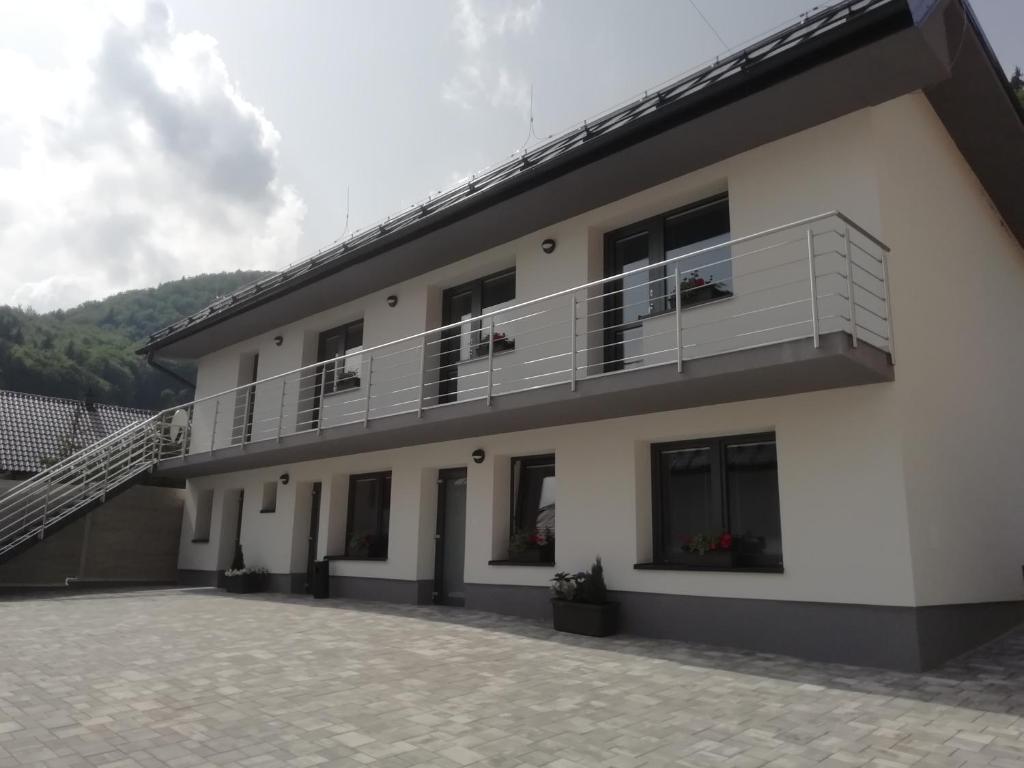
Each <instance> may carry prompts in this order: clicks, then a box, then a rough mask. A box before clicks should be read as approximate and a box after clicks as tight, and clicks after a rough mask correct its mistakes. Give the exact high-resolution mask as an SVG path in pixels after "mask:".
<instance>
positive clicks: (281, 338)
mask: <svg viewBox="0 0 1024 768" xmlns="http://www.w3.org/2000/svg"><path fill="white" fill-rule="evenodd" d="M283 343H284V336H275V337H274V346H275V347H280V346H281V345H282V344H283Z"/></svg>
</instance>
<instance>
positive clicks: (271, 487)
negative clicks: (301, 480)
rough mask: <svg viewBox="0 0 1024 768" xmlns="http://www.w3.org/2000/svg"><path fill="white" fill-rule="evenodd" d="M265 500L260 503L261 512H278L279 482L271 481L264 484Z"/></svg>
mask: <svg viewBox="0 0 1024 768" xmlns="http://www.w3.org/2000/svg"><path fill="white" fill-rule="evenodd" d="M262 495H263V498H262V501H261V503H260V512H268V513H269V512H276V511H277V481H276V480H269V481H267V482H265V483H264V484H263V494H262Z"/></svg>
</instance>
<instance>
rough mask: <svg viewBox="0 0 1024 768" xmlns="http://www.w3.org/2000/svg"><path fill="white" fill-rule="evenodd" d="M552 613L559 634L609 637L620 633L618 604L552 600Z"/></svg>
mask: <svg viewBox="0 0 1024 768" xmlns="http://www.w3.org/2000/svg"><path fill="white" fill-rule="evenodd" d="M551 613H552V616H553V618H554V625H555V629H556V630H557V631H559V632H571V633H572V634H574V635H588V636H589V637H608V635H614V634H615V633H616V632H618V631H619V604H618V603H581V602H577V601H574V600H559V599H558V598H552V600H551Z"/></svg>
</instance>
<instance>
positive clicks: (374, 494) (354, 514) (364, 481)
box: [345, 472, 391, 558]
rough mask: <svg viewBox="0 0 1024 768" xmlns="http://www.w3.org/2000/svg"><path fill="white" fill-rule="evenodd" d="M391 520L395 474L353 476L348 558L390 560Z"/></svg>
mask: <svg viewBox="0 0 1024 768" xmlns="http://www.w3.org/2000/svg"><path fill="white" fill-rule="evenodd" d="M390 520H391V473H390V472H374V473H373V474H368V475H352V477H351V478H349V483H348V524H347V525H346V526H345V531H346V533H347V536H346V539H345V556H346V557H354V558H357V557H372V558H383V557H387V555H388V526H389V524H390Z"/></svg>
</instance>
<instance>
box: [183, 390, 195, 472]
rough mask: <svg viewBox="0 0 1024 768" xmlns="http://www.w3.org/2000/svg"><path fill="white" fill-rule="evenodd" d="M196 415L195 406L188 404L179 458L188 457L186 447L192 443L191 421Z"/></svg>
mask: <svg viewBox="0 0 1024 768" xmlns="http://www.w3.org/2000/svg"><path fill="white" fill-rule="evenodd" d="M195 415H196V404H195V403H189V404H188V419H187V420H186V421H185V435H184V437H182V439H181V456H182V458H184V457H185V456H186V455H188V446H189V443H191V442H192V419H194V418H195Z"/></svg>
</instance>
